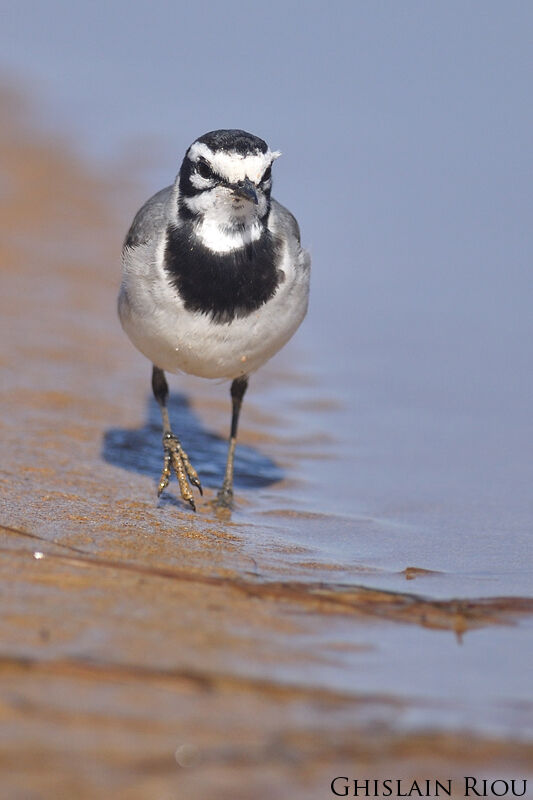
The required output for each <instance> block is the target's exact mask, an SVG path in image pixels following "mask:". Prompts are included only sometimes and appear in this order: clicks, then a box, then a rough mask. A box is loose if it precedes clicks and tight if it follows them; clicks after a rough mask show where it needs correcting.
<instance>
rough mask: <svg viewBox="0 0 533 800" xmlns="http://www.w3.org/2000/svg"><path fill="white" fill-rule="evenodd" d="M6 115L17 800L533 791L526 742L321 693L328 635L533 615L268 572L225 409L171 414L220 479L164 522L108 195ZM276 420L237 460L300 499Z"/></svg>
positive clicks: (9, 605) (4, 756)
mask: <svg viewBox="0 0 533 800" xmlns="http://www.w3.org/2000/svg"><path fill="white" fill-rule="evenodd" d="M2 106H3V108H2V114H1V115H0V119H1V123H0V124H1V128H0V158H1V162H2V191H1V199H0V202H1V206H2V218H3V219H4V224H5V226H6V229H7V236H6V237H4V239H3V241H2V243H1V245H0V268H1V272H2V292H1V297H0V302H1V306H2V311H1V319H2V336H1V340H2V350H1V355H0V359H1V366H2V398H1V409H0V426H1V432H2V443H3V444H2V455H1V461H0V485H1V493H2V512H1V517H0V523H1V524H0V543H1V544H0V546H1V549H2V559H1V565H0V569H1V571H2V576H1V585H2V598H3V600H2V614H1V616H0V626H1V634H0V641H1V648H0V670H1V674H2V681H1V688H0V697H1V717H2V725H1V744H2V746H1V748H0V749H1V757H0V758H1V764H2V778H1V785H2V792H3V796H5V797H6V798H7V797H9V798H10V799H11V798H25V800H28V798H59V797H65V798H66V797H69V798H74V797H76V798H80V799H81V800H83V799H84V798H97V797H98V798H101V797H112V798H128V800H137V798H138V799H139V800H141V799H144V798H146V799H147V800H148V799H149V800H170V799H171V798H172V799H175V798H186V797H187V798H188V797H198V798H208V797H217V798H220V799H221V800H222V798H228V800H230V798H231V800H238V799H239V798H243V800H244V798H252V797H253V798H265V799H266V798H270V799H271V798H278V797H279V798H291V800H299V798H307V799H308V800H310V799H311V798H313V800H314V798H317V800H318V798H326V797H330V796H332V795H331V792H330V789H329V786H330V782H331V780H332V779H333V778H334V777H335V776H336V775H348V776H350V775H351V776H355V775H358V776H364V777H371V778H380V777H381V778H387V777H391V776H392V777H395V778H396V777H401V776H407V777H411V778H414V777H420V778H426V777H432V778H434V777H440V778H454V777H459V776H462V775H464V774H467V773H468V774H471V775H475V774H478V775H480V776H481V777H489V776H490V775H494V776H501V775H503V774H505V775H509V776H513V777H524V776H526V777H527V776H528V775H530V774H531V764H532V763H533V747H532V746H531V744H530V743H529V742H530V740H529V739H528V738H527V737H523V736H520V735H519V734H520V731H517V736H516V738H515V737H502V736H499V735H495V734H494V733H493V732H491V731H489V730H487V732H486V733H485V734H483V733H482V732H478V733H477V734H474V733H468V734H466V733H465V732H461V730H458V729H457V728H454V727H453V726H452V727H451V728H448V729H447V728H446V726H445V725H442V726H441V727H440V729H439V727H438V726H437V727H435V726H433V727H430V728H428V729H425V727H424V724H414V723H413V719H417V720H424V713H425V705H424V703H419V704H418V705H417V703H412V702H410V701H409V699H408V698H406V697H404V696H400V695H395V694H390V693H381V692H378V693H374V694H372V693H369V692H365V691H359V690H358V677H357V674H354V679H353V685H352V687H351V688H350V689H349V690H347V689H345V688H339V686H336V685H333V684H331V685H328V681H327V679H324V680H323V681H319V680H318V679H317V677H316V676H319V675H321V674H325V675H327V668H328V665H329V664H330V663H331V662H333V661H335V659H336V658H337V657H340V656H342V650H343V637H342V636H341V635H340V633H339V634H338V635H337V636H336V638H335V636H334V634H333V633H332V631H334V629H335V626H336V625H339V626H349V628H350V631H351V634H352V637H351V642H352V643H351V644H350V645H349V647H351V648H352V650H354V652H355V651H356V650H357V647H358V645H357V644H356V645H354V644H353V642H354V641H356V642H357V641H360V645H359V646H360V648H361V650H364V648H365V647H366V646H367V638H368V635H369V632H370V631H372V633H375V632H376V631H377V634H378V635H379V636H381V637H383V638H387V637H388V636H389V635H390V634H391V632H393V631H395V630H397V627H396V626H398V625H402V626H414V627H416V628H418V629H428V630H432V631H439V630H440V631H448V632H449V633H450V635H451V636H453V637H455V638H456V639H457V640H460V639H461V638H462V637H463V636H464V635H465V633H467V632H469V631H472V630H480V629H491V628H492V627H498V626H507V625H509V624H515V623H517V622H520V621H521V620H524V619H526V620H530V615H531V612H532V611H533V603H532V601H530V600H525V599H520V598H514V599H505V598H504V599H494V600H491V601H475V600H469V601H453V602H447V601H436V600H428V599H425V598H424V597H421V596H419V595H417V594H416V592H415V588H416V571H413V573H412V574H406V575H405V577H406V578H407V579H408V580H409V583H408V584H407V589H408V591H407V592H406V593H404V594H398V593H392V592H386V591H378V590H374V589H372V588H368V587H354V586H345V585H342V584H341V583H338V582H335V581H333V582H327V581H325V580H324V576H323V571H317V572H316V579H314V567H313V564H312V563H305V564H303V561H304V560H305V559H302V569H301V571H300V573H299V575H295V574H294V572H292V573H291V572H290V570H288V571H284V570H283V569H282V566H281V559H280V562H279V563H278V562H276V561H269V560H268V554H267V555H265V564H267V563H268V565H269V568H268V569H266V567H265V568H264V565H263V564H262V563H258V558H257V555H253V554H252V553H251V551H250V549H249V548H246V547H245V546H244V545H243V532H242V527H240V526H239V525H238V524H236V523H235V522H234V521H232V520H229V519H226V520H221V519H218V518H217V517H216V516H214V515H213V513H212V511H211V509H210V506H209V501H210V500H211V499H212V497H213V495H214V491H215V488H214V487H215V486H216V483H217V481H218V479H219V476H220V471H221V469H222V466H223V454H224V439H223V437H224V435H225V430H226V427H227V418H226V417H227V398H226V397H225V395H224V396H222V395H219V397H220V399H216V398H215V399H213V398H211V397H209V396H208V395H206V394H205V393H204V394H202V393H201V392H200V394H199V395H198V397H199V399H198V400H194V399H192V398H188V399H187V401H185V400H183V399H182V398H177V399H175V401H174V409H173V410H174V413H175V414H178V415H180V414H181V418H182V419H189V418H190V420H191V429H192V434H191V439H192V449H193V450H197V451H198V453H199V460H200V465H201V466H203V467H204V471H205V472H206V473H207V475H208V480H207V491H206V498H205V501H204V502H202V503H200V504H199V514H198V515H197V516H196V517H193V516H192V515H191V514H190V513H189V512H188V511H187V510H185V509H183V508H182V506H181V504H180V502H179V500H178V499H177V494H176V492H175V489H174V492H173V493H170V494H169V495H168V496H167V497H166V499H165V500H164V501H163V502H162V503H160V504H159V505H157V504H156V502H155V490H154V487H155V481H156V479H157V477H158V476H157V465H158V463H159V452H158V449H157V448H158V442H159V434H158V431H157V426H156V423H155V421H153V420H151V419H150V418H149V419H148V421H147V420H146V419H145V417H144V403H145V398H146V394H147V390H148V369H147V365H146V364H145V363H144V362H143V361H142V360H141V359H140V358H139V356H138V355H137V354H136V353H135V352H134V351H133V349H132V348H131V346H130V345H129V343H128V342H127V341H126V339H125V337H124V336H123V335H122V334H121V331H120V329H119V325H118V322H117V320H116V318H115V313H114V303H115V294H116V288H117V284H118V275H119V266H118V265H119V248H120V243H121V236H122V231H123V230H124V227H125V224H127V220H125V219H122V218H121V217H120V215H119V214H118V213H117V212H116V211H115V210H114V209H113V207H112V205H111V203H110V201H109V199H106V198H109V197H111V196H112V195H113V192H114V190H115V189H116V186H112V185H108V184H106V182H105V180H104V179H103V178H98V177H95V176H94V175H93V174H92V173H91V171H90V170H89V168H88V167H86V166H84V165H83V163H81V162H80V160H79V159H78V158H77V157H76V156H75V155H74V154H73V153H72V152H71V151H70V150H69V148H68V146H67V145H66V144H64V143H57V142H51V141H47V140H45V139H43V138H42V137H38V136H37V135H36V134H35V132H34V131H33V128H32V125H31V124H30V123H29V122H28V120H27V119H26V114H25V111H24V109H22V108H21V107H20V105H19V104H18V102H17V101H16V99H15V98H14V97H8V96H3V98H2ZM131 191H135V189H134V188H133V189H131ZM270 369H271V373H270V376H271V378H272V376H274V377H275V375H276V369H278V367H272V368H270ZM188 386H189V384H188V383H187V381H185V382H184V383H183V387H184V388H185V392H186V393H187V387H188ZM217 397H218V396H217ZM189 403H193V404H192V405H189ZM193 417H194V419H193ZM195 420H196V421H195ZM198 420H201V422H198ZM193 422H194V424H192V423H193ZM262 422H264V419H263V418H262V416H261V411H260V409H258V408H257V407H254V405H253V402H252V403H251V404H250V410H249V414H248V416H247V421H245V423H244V426H243V443H244V445H245V446H247V447H248V448H250V449H251V450H253V448H257V447H259V448H260V450H261V452H263V451H265V452H268V453H269V456H268V458H270V457H271V458H272V463H270V462H269V461H268V459H267V456H265V455H256V456H254V457H255V458H263V459H264V461H265V463H264V464H263V474H264V475H265V476H266V477H265V482H268V481H269V480H270V481H271V482H272V483H274V482H277V484H279V485H281V486H283V485H284V483H285V484H287V485H289V483H290V480H291V479H290V478H289V477H287V476H286V475H285V474H284V473H280V474H278V472H277V469H278V468H277V466H276V458H275V457H276V447H277V445H276V441H275V439H274V438H273V437H272V438H269V437H268V435H267V434H265V433H262V431H263V430H268V425H266V426H264V427H263V428H262V427H261V423H262ZM267 422H268V420H267ZM127 431H130V432H131V433H130V434H129V435H126V433H125V432H127ZM195 444H197V445H198V447H195ZM152 448H153V449H154V453H153V456H150V455H146V458H147V459H148V460H147V461H146V460H143V459H144V455H145V454H146V451H147V450H150V451H151V450H152ZM213 452H215V453H216V460H217V463H216V464H215V465H213V463H212V459H213ZM250 458H252V455H251V456H250ZM267 461H268V463H267ZM210 470H211V472H210ZM150 475H151V477H149V476H150ZM269 476H270V477H269ZM242 502H243V503H244V504H246V503H247V502H248V503H249V502H251V501H250V500H249V499H246V497H243V500H242ZM293 522H294V515H293ZM297 523H298V520H297ZM269 524H270V525H279V526H282V525H283V524H284V523H283V514H282V513H281V512H280V513H278V514H277V516H276V515H272V516H270V517H269ZM301 525H302V526H305V525H306V519H305V515H302V517H301ZM324 525H325V526H326V527H327V520H325V522H324ZM290 555H291V557H294V556H295V553H294V552H293V553H292V554H290ZM413 579H414V580H413ZM339 630H340V629H339ZM328 637H329V638H328ZM332 637H333V639H332ZM321 670H323V671H324V670H325V672H321ZM427 706H428V707H430V706H431V699H429V700H428V702H427ZM413 715H414V716H413ZM465 770H467V773H465ZM458 786H459V784H458ZM458 796H459V795H458ZM461 796H462V795H461Z"/></svg>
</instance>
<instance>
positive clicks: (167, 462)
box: [152, 365, 203, 511]
mask: <svg viewBox="0 0 533 800" xmlns="http://www.w3.org/2000/svg"><path fill="white" fill-rule="evenodd" d="M152 390H153V393H154V397H155V399H156V400H157V402H158V405H159V408H160V410H161V418H162V420H163V451H164V455H163V472H162V473H161V478H160V480H159V486H158V488H157V496H158V497H159V496H160V495H161V492H162V491H163V490H164V489H166V487H167V486H168V481H169V479H170V476H171V474H172V473H171V468H172V469H173V470H174V472H175V473H176V478H177V479H178V484H179V487H180V492H181V496H182V498H183V499H184V500H185V501H186V502H187V503H189V505H190V507H191V508H192V510H193V511H196V506H195V504H194V499H193V494H192V491H191V487H190V486H189V483H191V484H192V485H193V486H196V488H197V489H198V491H199V492H200V494H203V492H202V486H201V484H200V480H199V478H198V473H197V472H196V470H195V469H194V467H193V466H192V465H191V462H190V461H189V457H188V455H187V453H186V452H185V450H184V449H183V447H182V446H181V443H180V440H179V439H178V437H177V436H176V435H175V434H174V433H172V430H171V428H170V421H169V419H168V410H167V399H168V384H167V380H166V378H165V373H164V372H163V370H162V369H159V367H156V366H155V365H154V367H153V370H152ZM187 479H188V481H189V482H187Z"/></svg>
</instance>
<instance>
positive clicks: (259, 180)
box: [177, 130, 281, 252]
mask: <svg viewBox="0 0 533 800" xmlns="http://www.w3.org/2000/svg"><path fill="white" fill-rule="evenodd" d="M279 155H281V154H280V153H279V152H272V151H271V150H270V149H269V147H268V145H267V144H266V142H264V141H263V140H262V139H259V138H258V137H257V136H254V135H253V134H251V133H246V132H245V131H241V130H217V131H211V132H210V133H206V134H204V136H200V138H199V139H197V140H196V141H195V142H193V144H192V145H191V146H190V147H189V149H188V150H187V153H186V154H185V158H184V159H183V163H182V165H181V169H180V173H179V175H178V178H177V182H178V186H179V199H178V215H179V217H180V218H181V219H182V220H189V221H192V222H193V223H194V224H195V230H196V231H197V234H198V236H199V237H200V238H201V239H202V240H203V242H204V244H205V245H206V246H207V247H209V248H210V249H211V250H214V251H216V252H228V251H230V250H232V249H236V248H238V247H241V246H243V245H244V244H247V243H248V242H250V241H253V240H254V238H257V236H258V235H260V231H261V229H262V226H263V225H264V224H265V222H266V219H267V217H268V214H269V211H270V191H271V187H272V163H273V162H274V160H275V159H276V158H278V156H279Z"/></svg>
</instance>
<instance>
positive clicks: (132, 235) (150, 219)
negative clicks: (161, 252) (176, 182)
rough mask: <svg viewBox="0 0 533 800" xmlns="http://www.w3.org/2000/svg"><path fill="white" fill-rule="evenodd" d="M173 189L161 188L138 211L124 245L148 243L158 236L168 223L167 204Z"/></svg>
mask: <svg viewBox="0 0 533 800" xmlns="http://www.w3.org/2000/svg"><path fill="white" fill-rule="evenodd" d="M172 189H173V187H172V186H167V187H165V188H164V189H161V190H160V191H159V192H157V193H156V194H154V196H153V197H151V198H150V199H149V200H147V201H146V203H145V204H144V205H143V206H142V208H140V209H139V211H137V213H136V214H135V217H134V219H133V222H132V223H131V227H130V229H129V231H128V233H127V234H126V238H125V240H124V247H137V245H140V244H147V243H148V242H150V241H151V240H152V239H154V237H156V236H157V234H158V233H159V232H160V230H161V228H162V227H163V226H164V225H165V223H166V211H167V204H168V201H169V198H170V196H171V194H172Z"/></svg>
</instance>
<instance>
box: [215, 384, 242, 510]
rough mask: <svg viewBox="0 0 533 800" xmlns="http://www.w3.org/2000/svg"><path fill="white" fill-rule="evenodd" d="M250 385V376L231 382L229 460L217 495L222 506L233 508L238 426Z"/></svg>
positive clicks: (218, 502)
mask: <svg viewBox="0 0 533 800" xmlns="http://www.w3.org/2000/svg"><path fill="white" fill-rule="evenodd" d="M247 387H248V376H247V375H243V376H242V377H241V378H235V380H234V381H233V383H232V384H231V403H232V414H231V432H230V438H229V448H228V460H227V462H226V473H225V475H224V483H223V484H222V489H220V491H219V493H218V495H217V505H218V506H221V507H222V508H231V504H232V501H233V463H234V460H235V446H236V444H237V428H238V425H239V414H240V411H241V405H242V398H243V397H244V393H245V391H246V389H247Z"/></svg>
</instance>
